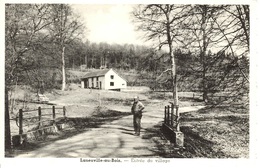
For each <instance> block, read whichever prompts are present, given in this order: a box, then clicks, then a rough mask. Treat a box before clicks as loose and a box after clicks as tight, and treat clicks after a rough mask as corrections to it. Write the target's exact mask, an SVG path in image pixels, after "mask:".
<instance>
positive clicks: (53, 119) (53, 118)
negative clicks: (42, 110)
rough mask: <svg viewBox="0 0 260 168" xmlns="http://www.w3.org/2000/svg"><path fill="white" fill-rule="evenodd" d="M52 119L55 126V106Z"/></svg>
mask: <svg viewBox="0 0 260 168" xmlns="http://www.w3.org/2000/svg"><path fill="white" fill-rule="evenodd" d="M52 119H53V124H55V119H56V114H55V106H52Z"/></svg>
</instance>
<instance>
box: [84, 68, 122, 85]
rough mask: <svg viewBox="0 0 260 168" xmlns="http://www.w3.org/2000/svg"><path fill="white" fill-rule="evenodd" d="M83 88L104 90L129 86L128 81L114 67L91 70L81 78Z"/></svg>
mask: <svg viewBox="0 0 260 168" xmlns="http://www.w3.org/2000/svg"><path fill="white" fill-rule="evenodd" d="M81 87H82V88H95V89H104V90H121V89H125V88H126V87H127V82H126V80H125V79H124V78H122V77H121V76H120V75H119V74H118V73H117V72H116V71H115V70H113V69H103V70H99V71H95V72H89V73H87V74H86V75H85V76H83V77H82V78H81Z"/></svg>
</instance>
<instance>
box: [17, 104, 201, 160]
mask: <svg viewBox="0 0 260 168" xmlns="http://www.w3.org/2000/svg"><path fill="white" fill-rule="evenodd" d="M200 108H203V106H196V107H183V108H180V110H179V111H180V112H189V111H196V110H198V109H200ZM146 111H149V113H148V112H145V113H144V115H143V118H142V129H141V136H134V135H133V127H132V116H126V117H123V118H120V119H118V120H115V121H112V122H110V123H107V124H104V125H101V127H99V128H93V129H91V130H90V131H86V132H83V133H81V134H78V135H75V136H73V137H70V138H67V139H63V140H57V141H55V142H53V143H52V144H50V145H46V146H44V147H41V148H39V149H36V150H34V151H31V152H29V153H25V154H20V155H18V156H16V157H29V158H40V157H51V158H59V157H63V158H64V157H65V158H72V157H73V158H74V157H75V158H129V157H160V156H159V155H158V151H157V150H158V149H156V144H155V142H154V141H152V140H151V139H150V138H147V135H149V130H150V129H151V128H153V127H154V126H155V125H158V123H159V122H161V121H162V120H163V114H164V112H163V109H161V111H155V110H154V109H146Z"/></svg>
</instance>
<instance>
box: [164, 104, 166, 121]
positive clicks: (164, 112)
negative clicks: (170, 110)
mask: <svg viewBox="0 0 260 168" xmlns="http://www.w3.org/2000/svg"><path fill="white" fill-rule="evenodd" d="M166 114H167V107H166V106H165V107H164V124H166Z"/></svg>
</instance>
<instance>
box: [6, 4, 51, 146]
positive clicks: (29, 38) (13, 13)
mask: <svg viewBox="0 0 260 168" xmlns="http://www.w3.org/2000/svg"><path fill="white" fill-rule="evenodd" d="M49 12H50V7H49V5H40V4H31V5H29V4H22V5H21V4H6V6H5V90H6V91H5V94H6V95H5V97H6V98H5V114H6V115H5V126H6V128H5V129H6V135H5V136H6V144H7V146H6V148H10V146H9V145H10V143H11V142H9V141H10V139H11V138H10V137H9V136H10V123H9V101H8V99H9V97H8V95H9V92H11V91H12V86H13V85H14V84H16V83H17V80H18V79H19V77H20V76H22V72H23V71H24V70H25V69H28V68H32V67H31V65H30V64H28V60H34V58H33V57H29V56H28V52H30V51H32V50H33V49H34V48H35V47H37V45H38V43H40V41H41V40H43V39H45V38H46V37H47V35H46V34H44V33H43V31H44V30H45V28H46V27H47V26H48V25H50V24H51V22H50V21H49V20H48V18H49V16H48V14H49Z"/></svg>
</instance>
